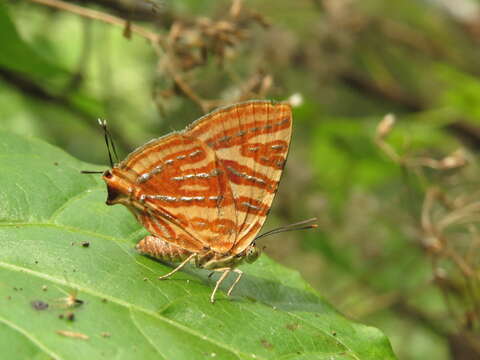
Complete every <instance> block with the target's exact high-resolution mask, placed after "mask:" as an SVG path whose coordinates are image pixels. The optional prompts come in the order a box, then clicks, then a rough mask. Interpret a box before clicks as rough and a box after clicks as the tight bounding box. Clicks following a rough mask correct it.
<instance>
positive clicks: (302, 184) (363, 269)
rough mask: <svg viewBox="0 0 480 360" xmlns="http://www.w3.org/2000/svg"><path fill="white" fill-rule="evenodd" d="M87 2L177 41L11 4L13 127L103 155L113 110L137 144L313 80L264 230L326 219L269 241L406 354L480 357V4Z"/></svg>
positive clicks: (2, 86) (7, 125) (3, 123)
mask: <svg viewBox="0 0 480 360" xmlns="http://www.w3.org/2000/svg"><path fill="white" fill-rule="evenodd" d="M82 4H83V6H85V8H88V9H95V10H97V11H99V12H100V13H102V14H114V15H116V16H119V17H120V18H122V19H129V20H131V21H132V23H133V24H135V25H140V26H142V27H143V28H145V29H148V31H151V32H152V33H155V34H159V35H160V36H161V37H162V39H163V40H164V41H165V42H166V43H167V45H165V43H163V48H162V47H160V49H159V48H157V49H155V47H153V46H152V44H151V43H150V42H149V41H148V40H146V39H145V38H143V37H142V36H138V34H136V33H135V32H133V33H132V34H131V36H126V35H125V34H126V33H128V31H127V32H125V28H126V27H125V26H123V28H122V27H119V26H114V25H112V24H109V23H104V22H102V21H96V20H91V19H87V18H85V17H84V16H80V15H79V14H74V13H72V12H71V11H69V10H66V9H62V8H58V7H48V6H42V5H39V4H35V3H33V2H30V1H27V0H25V1H10V2H8V3H7V6H5V5H3V4H0V42H1V44H2V49H1V51H0V116H1V120H0V127H1V128H2V129H7V130H9V131H13V132H15V133H18V134H28V135H35V136H38V137H41V138H43V139H45V140H47V141H49V142H51V143H53V144H56V145H59V146H60V147H62V148H64V149H66V150H67V151H68V152H69V153H71V154H73V155H74V156H76V157H78V158H80V159H82V160H85V161H89V162H94V163H102V164H106V163H107V161H106V151H105V147H104V144H103V138H102V136H101V132H100V130H99V129H98V128H97V126H96V120H95V119H96V118H98V117H102V118H103V117H105V118H107V119H108V121H109V123H110V126H111V128H112V131H113V133H114V135H115V138H116V139H117V142H118V145H119V147H120V148H121V152H122V154H124V155H125V154H127V153H128V152H129V151H131V150H132V149H133V148H134V147H136V146H139V145H141V144H143V143H144V142H145V141H146V140H149V139H151V138H152V137H157V136H159V135H162V134H164V133H165V132H168V131H170V130H172V129H181V128H182V127H183V126H185V125H186V124H188V123H190V122H191V121H192V120H193V119H195V118H197V117H199V116H200V115H202V114H203V112H204V111H206V110H208V109H209V108H210V107H214V106H215V105H217V104H226V103H232V102H235V101H238V100H241V99H242V98H250V97H266V98H274V99H287V98H289V97H290V96H291V95H293V94H298V95H300V96H301V98H302V99H303V101H302V102H301V104H300V105H299V106H298V107H296V108H295V109H294V120H295V130H294V131H295V132H294V139H293V143H292V147H291V153H290V155H289V162H288V165H287V168H286V170H285V174H284V178H283V180H282V185H281V186H280V190H279V194H278V195H277V198H276V200H275V203H274V208H273V212H272V216H271V217H270V219H269V221H268V223H267V226H268V227H273V226H276V225H279V224H283V223H288V222H294V221H298V220H301V219H302V218H304V217H311V216H312V215H315V216H318V218H319V223H320V230H319V231H317V232H310V233H298V234H285V235H284V236H278V237H276V238H271V239H268V240H265V244H266V246H267V253H269V254H270V255H271V256H272V257H273V258H275V259H277V260H279V261H280V262H283V263H285V264H287V265H289V266H291V267H295V268H298V269H300V270H301V271H302V273H303V275H304V276H305V278H306V279H307V280H309V281H310V282H311V283H312V284H313V285H314V286H315V287H316V288H317V289H319V290H320V291H321V293H322V294H324V296H325V297H326V298H327V299H328V300H329V301H331V302H332V303H334V304H336V306H337V307H338V308H340V309H341V310H342V311H343V312H345V313H346V314H348V315H349V316H352V317H353V318H355V319H358V320H360V321H363V322H367V323H369V324H372V325H375V326H377V327H379V328H381V329H382V330H384V331H385V332H386V333H387V335H388V336H389V338H390V339H391V341H392V343H393V347H394V349H395V352H396V353H397V355H398V356H399V358H402V359H424V358H425V357H427V356H429V357H430V358H434V359H440V360H441V359H450V358H451V359H473V358H476V357H479V356H480V342H479V340H478V339H479V338H480V337H479V331H480V325H479V323H480V320H479V316H480V315H479V314H480V309H479V305H478V304H479V303H480V301H479V299H480V290H479V284H478V280H479V279H478V277H479V276H480V275H479V274H480V264H479V260H478V259H480V256H479V255H480V254H479V251H478V244H479V242H480V241H479V239H478V235H477V224H476V222H477V221H478V210H477V208H476V204H477V198H478V191H477V184H478V180H477V179H478V176H479V169H478V165H477V161H476V157H477V151H478V149H480V124H478V122H479V121H480V81H479V75H480V71H479V69H480V67H479V62H478V59H479V58H480V57H479V55H480V54H479V52H480V47H479V46H478V45H479V42H480V4H479V2H478V1H476V0H461V1H456V2H455V7H453V6H451V5H450V4H449V3H448V2H446V1H440V0H428V1H427V0H424V1H420V0H418V1H412V0H398V1H381V0H368V1H365V0H362V1H360V0H323V1H322V0H316V1H315V0H301V1H295V2H292V1H286V0H280V1H276V2H275V6H273V5H272V3H271V2H254V1H244V2H241V1H234V2H233V4H234V5H233V6H232V2H230V1H204V2H198V1H195V0H188V1H187V0H182V1H168V0H152V1H150V2H147V1H145V2H143V1H136V0H135V1H134V0H128V1H127V0H126V1H123V2H116V1H113V2H107V1H87V2H83V3H82ZM235 6H237V8H235ZM165 46H166V47H165ZM176 76H177V78H176ZM178 77H180V78H181V81H178ZM185 84H186V85H187V86H188V88H189V89H191V90H193V91H194V94H196V95H197V97H199V98H200V101H198V98H195V96H193V97H192V94H189V93H188V91H185V88H184V87H182V85H185ZM205 99H209V100H208V101H207V100H205ZM390 112H393V113H395V114H396V116H397V122H396V124H395V125H394V126H393V128H392V129H391V131H390V132H389V133H388V134H386V135H385V136H384V137H382V138H381V139H379V136H378V131H377V125H378V124H379V122H380V121H381V119H382V118H383V116H384V115H385V114H386V113H390ZM379 143H380V145H379ZM382 144H383V145H382ZM382 146H383V147H382ZM385 147H387V148H388V149H391V150H392V151H393V153H394V155H393V157H392V154H391V153H390V154H389V153H388V150H387V152H385ZM459 148H462V153H461V154H460V155H458V154H457V153H455V154H454V155H452V157H450V158H449V157H448V156H449V155H450V154H452V153H453V152H454V151H455V150H457V149H459ZM465 162H466V164H465ZM452 164H453V165H452ZM427 200H428V201H427ZM279 244H280V245H281V246H279Z"/></svg>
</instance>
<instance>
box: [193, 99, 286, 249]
mask: <svg viewBox="0 0 480 360" xmlns="http://www.w3.org/2000/svg"><path fill="white" fill-rule="evenodd" d="M184 134H185V135H186V136H188V137H189V138H193V139H198V140H201V141H202V142H203V143H204V144H206V145H207V146H208V147H210V148H211V149H213V150H214V152H215V155H216V157H217V159H218V160H217V161H218V162H219V163H220V165H221V168H222V169H224V171H225V173H226V176H227V177H228V181H229V185H230V188H231V192H232V195H233V202H234V206H235V214H234V217H235V222H236V226H237V228H236V239H235V241H234V243H233V244H232V248H231V251H232V252H233V253H235V254H237V253H240V252H241V251H243V250H244V249H245V248H246V247H247V246H248V245H249V244H250V243H251V242H252V241H253V240H254V238H255V236H256V235H257V234H258V232H259V231H260V229H261V227H262V225H263V223H264V222H265V219H266V216H267V214H268V212H269V210H270V206H271V204H272V201H273V198H274V196H275V193H276V191H277V187H278V183H279V181H280V177H281V175H282V171H283V167H284V165H285V161H286V157H287V154H288V148H289V145H290V138H291V134H292V113H291V108H290V105H288V104H286V103H274V102H271V101H249V102H246V103H241V104H236V105H232V106H229V107H226V108H223V109H219V110H216V111H214V112H212V113H210V114H207V115H205V116H204V117H202V118H200V119H199V120H197V121H196V122H194V123H193V124H192V125H191V126H190V127H189V128H187V129H186V130H185V132H184Z"/></svg>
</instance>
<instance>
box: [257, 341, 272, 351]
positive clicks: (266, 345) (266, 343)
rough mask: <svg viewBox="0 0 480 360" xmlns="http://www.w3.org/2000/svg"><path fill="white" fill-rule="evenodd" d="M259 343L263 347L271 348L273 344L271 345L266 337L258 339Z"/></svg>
mask: <svg viewBox="0 0 480 360" xmlns="http://www.w3.org/2000/svg"><path fill="white" fill-rule="evenodd" d="M260 343H261V344H262V346H263V347H264V348H265V349H271V348H273V345H272V344H271V343H270V342H268V340H266V339H261V340H260Z"/></svg>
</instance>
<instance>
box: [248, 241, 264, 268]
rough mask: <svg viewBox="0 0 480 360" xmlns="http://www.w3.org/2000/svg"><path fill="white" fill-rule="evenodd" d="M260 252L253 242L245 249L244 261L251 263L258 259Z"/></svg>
mask: <svg viewBox="0 0 480 360" xmlns="http://www.w3.org/2000/svg"><path fill="white" fill-rule="evenodd" d="M261 253H262V250H261V249H260V248H258V247H257V246H256V245H255V243H254V242H253V243H251V244H250V245H248V247H247V248H246V249H245V261H246V262H247V263H249V264H251V263H253V262H254V261H255V260H257V259H258V257H259V256H260V254H261Z"/></svg>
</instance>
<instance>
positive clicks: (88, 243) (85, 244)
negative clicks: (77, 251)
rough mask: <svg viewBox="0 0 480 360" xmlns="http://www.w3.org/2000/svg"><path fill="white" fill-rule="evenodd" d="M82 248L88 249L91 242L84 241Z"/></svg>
mask: <svg viewBox="0 0 480 360" xmlns="http://www.w3.org/2000/svg"><path fill="white" fill-rule="evenodd" d="M82 246H83V247H86V248H87V247H89V246H90V242H89V241H82Z"/></svg>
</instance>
